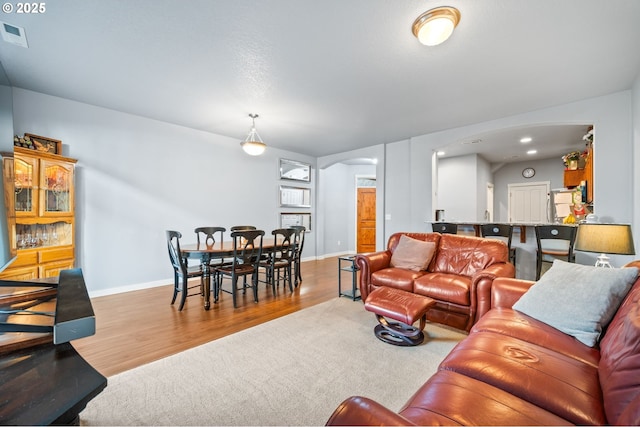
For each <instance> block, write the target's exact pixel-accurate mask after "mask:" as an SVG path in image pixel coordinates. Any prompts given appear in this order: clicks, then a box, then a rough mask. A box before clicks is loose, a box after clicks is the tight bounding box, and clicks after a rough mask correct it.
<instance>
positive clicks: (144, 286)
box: [89, 278, 173, 298]
mask: <svg viewBox="0 0 640 427" xmlns="http://www.w3.org/2000/svg"><path fill="white" fill-rule="evenodd" d="M171 284H173V278H169V279H163V280H156V281H153V282H146V283H137V284H133V285H127V286H118V287H117V288H109V289H101V290H97V291H89V298H96V297H104V296H107V295H114V294H121V293H123V292H131V291H140V290H142V289H149V288H157V287H158V286H167V285H171Z"/></svg>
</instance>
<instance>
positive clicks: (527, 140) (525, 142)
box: [520, 136, 533, 144]
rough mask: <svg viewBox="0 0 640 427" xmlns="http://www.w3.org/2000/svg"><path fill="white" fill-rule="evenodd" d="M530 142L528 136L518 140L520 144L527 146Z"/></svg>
mask: <svg viewBox="0 0 640 427" xmlns="http://www.w3.org/2000/svg"><path fill="white" fill-rule="evenodd" d="M531 141H533V138H531V137H530V136H525V137H524V138H521V139H520V142H521V143H523V144H528V143H529V142H531Z"/></svg>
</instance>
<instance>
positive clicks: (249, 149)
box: [240, 114, 267, 156]
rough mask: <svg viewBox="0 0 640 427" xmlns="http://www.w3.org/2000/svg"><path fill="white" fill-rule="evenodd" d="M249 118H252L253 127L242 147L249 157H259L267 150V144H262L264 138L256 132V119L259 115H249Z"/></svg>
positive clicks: (241, 144)
mask: <svg viewBox="0 0 640 427" xmlns="http://www.w3.org/2000/svg"><path fill="white" fill-rule="evenodd" d="M249 117H251V120H252V125H251V128H250V129H249V134H248V135H247V137H246V138H245V140H244V141H243V142H241V143H240V146H241V147H242V149H243V150H244V152H245V153H247V154H248V155H250V156H259V155H261V154H262V153H264V150H266V149H267V144H265V143H264V142H262V138H260V135H258V131H257V130H256V118H258V117H259V116H258V115H257V114H249Z"/></svg>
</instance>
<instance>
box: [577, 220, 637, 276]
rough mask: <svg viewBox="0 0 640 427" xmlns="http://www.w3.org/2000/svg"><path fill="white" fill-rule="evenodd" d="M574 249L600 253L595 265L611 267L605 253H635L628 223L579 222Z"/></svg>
mask: <svg viewBox="0 0 640 427" xmlns="http://www.w3.org/2000/svg"><path fill="white" fill-rule="evenodd" d="M575 250H577V251H583V252H596V253H598V252H599V253H600V256H599V257H598V259H597V261H596V267H608V268H611V264H610V263H609V257H608V256H607V255H606V254H617V255H635V253H636V252H635V249H634V247H633V236H632V235H631V226H630V225H629V224H580V225H579V226H578V232H577V234H576V242H575Z"/></svg>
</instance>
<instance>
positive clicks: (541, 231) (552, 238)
mask: <svg viewBox="0 0 640 427" xmlns="http://www.w3.org/2000/svg"><path fill="white" fill-rule="evenodd" d="M576 230H577V227H574V226H571V225H536V227H535V232H536V243H537V244H538V252H537V254H536V280H539V279H540V276H541V273H542V263H543V262H553V261H554V260H556V259H563V260H565V261H567V262H575V254H574V253H573V244H574V243H575V240H576Z"/></svg>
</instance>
